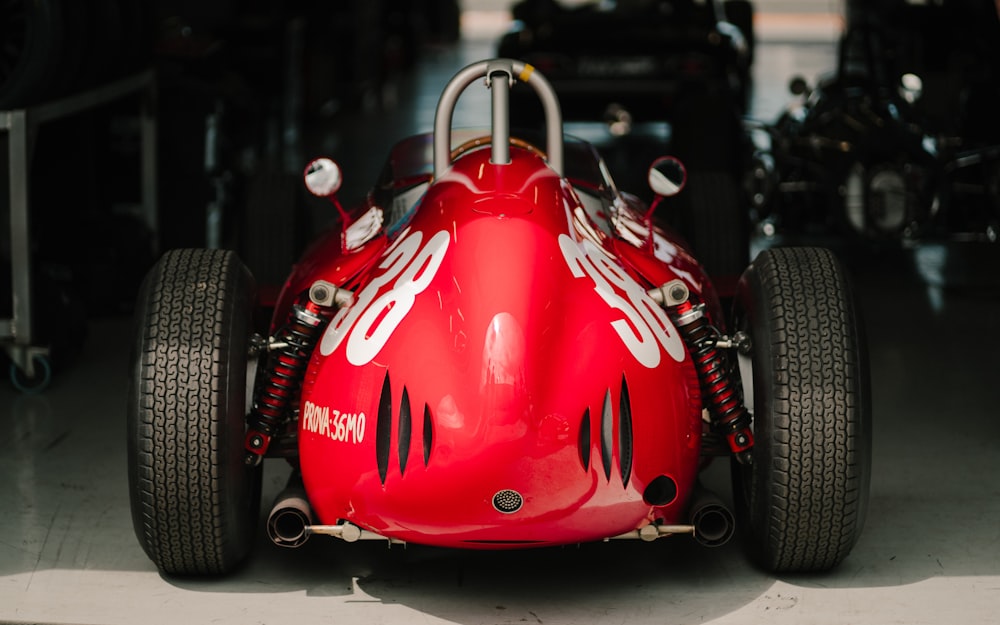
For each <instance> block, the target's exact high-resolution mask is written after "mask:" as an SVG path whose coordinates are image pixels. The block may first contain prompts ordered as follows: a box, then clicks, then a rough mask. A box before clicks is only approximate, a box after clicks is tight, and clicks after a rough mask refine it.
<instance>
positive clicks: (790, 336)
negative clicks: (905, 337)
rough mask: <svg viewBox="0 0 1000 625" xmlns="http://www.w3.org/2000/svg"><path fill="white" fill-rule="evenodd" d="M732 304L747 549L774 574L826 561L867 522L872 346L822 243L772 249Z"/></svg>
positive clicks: (736, 475)
mask: <svg viewBox="0 0 1000 625" xmlns="http://www.w3.org/2000/svg"><path fill="white" fill-rule="evenodd" d="M734 308H735V310H734V313H735V314H734V320H735V324H736V329H737V330H742V331H744V332H746V333H748V334H749V336H750V339H751V343H752V347H751V353H750V355H749V356H746V355H741V357H740V360H741V362H740V365H741V366H740V370H741V373H742V379H743V386H744V392H745V395H746V398H747V404H748V408H750V409H751V412H752V414H753V419H754V422H753V423H754V437H755V444H754V448H753V462H752V464H751V465H750V466H744V465H739V464H737V463H735V462H734V463H733V491H734V500H735V502H736V508H737V515H738V518H739V520H740V524H741V525H742V526H743V529H744V532H745V535H746V539H747V540H746V543H747V547H748V549H749V551H750V553H751V555H752V557H753V558H754V560H755V561H756V562H757V563H758V564H759V565H760V566H761V567H763V568H764V569H766V570H768V571H771V572H776V573H785V572H817V571H825V570H828V569H831V568H833V567H835V566H836V565H837V564H839V563H840V562H841V561H842V560H843V559H844V558H845V557H846V556H847V554H848V553H849V552H850V551H851V549H852V548H853V547H854V544H855V542H856V541H857V539H858V536H859V534H860V532H861V528H862V526H863V525H864V520H865V514H866V510H867V505H868V504H867V502H868V490H869V480H870V474H871V395H870V381H869V373H868V361H867V349H866V345H865V340H864V336H863V327H862V324H861V321H860V315H859V312H858V309H857V306H856V304H855V302H854V299H853V295H852V291H851V288H850V285H849V283H848V279H847V276H846V274H845V271H844V269H843V267H842V265H841V264H840V263H839V262H838V260H837V259H836V257H835V256H834V255H833V254H832V253H831V252H830V251H828V250H825V249H819V248H773V249H768V250H765V251H764V252H762V253H761V254H760V255H759V256H758V257H757V259H756V260H755V261H754V262H753V263H752V264H751V265H750V267H748V268H747V270H746V272H745V273H744V275H743V277H742V278H741V279H740V282H739V286H738V288H737V293H736V299H735V301H734ZM751 372H752V373H751Z"/></svg>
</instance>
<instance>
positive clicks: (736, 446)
mask: <svg viewBox="0 0 1000 625" xmlns="http://www.w3.org/2000/svg"><path fill="white" fill-rule="evenodd" d="M703 309H704V304H699V305H698V306H694V305H692V304H691V302H690V301H685V302H683V303H681V304H679V305H677V306H676V307H674V308H673V310H672V311H671V316H672V318H673V321H674V324H675V325H676V326H677V328H678V330H679V331H680V333H681V336H682V337H683V339H684V342H685V344H686V345H687V347H688V351H690V352H691V357H692V359H693V360H694V365H695V369H696V370H697V371H698V380H699V382H700V383H701V392H702V396H703V400H704V402H705V403H706V405H707V407H708V413H709V416H710V419H711V424H712V428H713V429H714V430H715V431H716V432H717V433H719V434H721V435H722V436H724V437H725V439H726V442H727V443H728V444H729V449H730V450H731V451H732V452H733V453H734V454H736V457H737V459H738V460H740V461H741V462H747V461H749V453H748V452H749V450H750V448H751V447H753V433H752V431H751V430H750V425H751V423H752V419H751V417H750V413H749V412H748V411H747V409H746V408H745V407H744V406H743V398H742V394H741V393H740V392H739V390H738V389H737V387H736V385H735V384H734V383H733V379H732V376H731V375H730V373H729V368H728V366H727V363H726V359H725V357H724V355H723V353H722V352H720V351H719V348H718V347H717V342H718V338H719V332H718V330H716V329H715V328H714V327H713V326H712V325H710V324H709V323H708V320H707V319H706V318H705V316H704V314H702V310H703Z"/></svg>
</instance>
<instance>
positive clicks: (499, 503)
mask: <svg viewBox="0 0 1000 625" xmlns="http://www.w3.org/2000/svg"><path fill="white" fill-rule="evenodd" d="M522 505H524V498H523V497H521V493H519V492H517V491H516V490H502V491H500V492H498V493H497V494H496V495H493V507H494V508H496V510H497V512H502V513H504V514H513V513H515V512H517V511H518V510H520V509H521V506H522Z"/></svg>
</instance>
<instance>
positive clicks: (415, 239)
mask: <svg viewBox="0 0 1000 625" xmlns="http://www.w3.org/2000/svg"><path fill="white" fill-rule="evenodd" d="M422 239H423V234H422V233H421V232H420V231H415V232H413V233H411V234H409V235H406V236H405V237H402V238H401V239H400V240H399V241H397V243H396V245H394V246H393V247H392V248H390V250H389V252H388V253H387V254H386V256H385V258H383V259H382V262H381V263H380V264H379V268H380V269H383V270H384V271H383V272H382V273H380V274H379V275H377V276H375V278H374V279H373V280H372V281H371V282H369V283H368V285H367V286H366V287H365V288H364V289H362V290H361V293H359V294H358V298H357V301H356V302H355V303H354V305H353V306H351V307H350V308H345V309H343V310H341V311H340V312H338V313H337V315H336V316H335V317H334V318H333V320H332V321H331V322H330V326H329V327H328V328H327V330H326V333H325V334H324V335H323V340H322V341H321V342H320V346H319V348H320V353H321V354H323V355H324V356H328V355H329V354H331V353H333V350H335V349H337V347H338V346H339V345H340V344H341V343H342V342H343V341H344V339H345V337H346V338H347V350H346V351H347V360H348V362H350V363H351V364H352V365H355V366H360V365H364V364H367V363H369V362H371V361H372V360H373V359H374V358H375V356H377V355H378V353H379V351H380V350H381V349H382V348H383V347H385V344H386V342H387V341H388V340H389V337H390V336H392V333H393V332H394V331H395V330H396V328H397V327H398V326H399V324H400V323H401V322H402V321H403V319H404V318H405V317H406V315H407V313H409V312H410V309H411V308H413V304H414V302H415V301H416V297H417V295H419V294H420V293H421V292H423V290H424V289H426V288H427V287H428V286H429V285H430V283H431V281H432V280H433V279H434V276H435V274H437V271H438V269H439V268H440V267H441V262H442V261H443V260H444V256H445V253H446V252H447V251H448V243H449V241H450V238H449V235H448V233H447V232H446V231H444V230H442V231H440V232H438V233H437V234H435V235H434V236H433V237H431V238H430V240H429V241H427V244H426V245H424V246H423V248H421V247H420V242H421V240H422ZM390 283H392V286H391V287H390V288H389V289H388V290H386V291H384V292H381V291H382V290H383V287H385V286H386V285H388V284H390Z"/></svg>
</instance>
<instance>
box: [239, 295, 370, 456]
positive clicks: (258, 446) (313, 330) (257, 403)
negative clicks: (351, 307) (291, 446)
mask: <svg viewBox="0 0 1000 625" xmlns="http://www.w3.org/2000/svg"><path fill="white" fill-rule="evenodd" d="M352 299H353V294H351V292H350V291H344V290H341V289H337V288H336V287H335V286H333V285H331V284H328V283H326V282H316V283H315V284H313V286H312V287H311V288H310V289H309V295H308V297H307V298H303V300H304V301H301V302H297V303H295V304H293V305H292V307H291V310H290V311H289V313H288V321H287V322H286V324H285V325H284V326H283V327H282V328H281V330H279V331H278V333H277V334H276V335H275V336H274V337H272V338H271V340H269V341H268V345H267V349H268V351H269V352H270V353H269V356H268V358H267V369H266V370H265V372H264V375H263V376H262V377H260V378H259V381H258V383H257V388H256V391H255V393H254V401H253V406H252V408H251V410H250V415H249V418H248V426H247V435H246V440H245V447H246V450H247V456H246V463H247V464H248V465H257V464H260V462H261V461H262V460H263V459H264V455H265V454H266V453H267V450H268V447H269V446H270V444H271V440H272V439H273V438H274V437H275V436H276V435H278V434H280V433H281V431H282V429H283V428H284V426H285V424H286V423H287V422H288V420H289V417H290V416H291V414H292V412H293V411H294V410H296V409H297V407H298V400H299V392H300V390H301V384H302V377H303V375H304V374H305V370H306V366H307V365H308V364H309V359H310V357H311V356H312V352H313V348H314V347H315V346H316V342H317V341H318V340H319V337H320V335H321V334H322V333H323V329H324V328H325V327H326V326H327V324H328V323H329V322H330V319H332V318H333V315H334V313H335V312H336V306H337V305H341V306H343V305H346V304H348V303H349V302H350V301H352Z"/></svg>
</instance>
